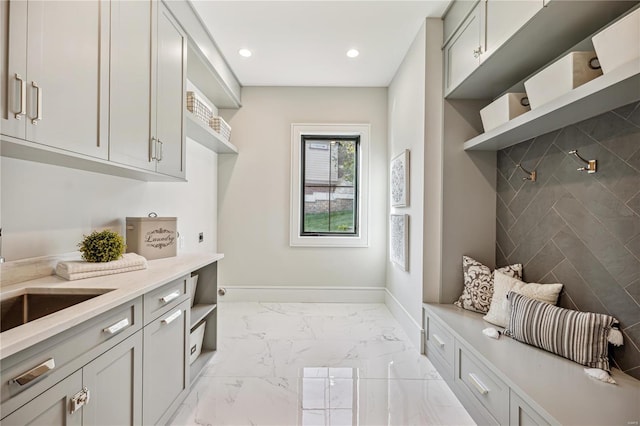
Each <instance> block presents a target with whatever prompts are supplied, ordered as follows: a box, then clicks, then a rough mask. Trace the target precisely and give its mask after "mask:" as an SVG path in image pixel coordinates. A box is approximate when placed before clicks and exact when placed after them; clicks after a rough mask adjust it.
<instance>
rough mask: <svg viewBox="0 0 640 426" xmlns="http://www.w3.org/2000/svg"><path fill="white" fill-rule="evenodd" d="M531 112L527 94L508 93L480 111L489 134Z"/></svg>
mask: <svg viewBox="0 0 640 426" xmlns="http://www.w3.org/2000/svg"><path fill="white" fill-rule="evenodd" d="M529 110H531V107H530V106H529V100H528V99H527V94H526V93H507V94H505V95H503V96H500V97H499V98H498V99H496V100H495V101H493V102H491V103H490V104H489V105H487V106H486V107H484V108H482V109H481V110H480V117H481V118H482V126H483V127H484V131H485V132H487V131H489V130H491V129H495V128H496V127H498V126H500V125H502V124H504V123H506V122H508V121H509V120H512V119H514V118H516V117H517V116H519V115H522V114H524V113H525V112H527V111H529Z"/></svg>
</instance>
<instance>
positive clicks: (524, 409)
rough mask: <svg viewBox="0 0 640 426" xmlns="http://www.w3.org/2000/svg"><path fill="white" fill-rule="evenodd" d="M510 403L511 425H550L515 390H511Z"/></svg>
mask: <svg viewBox="0 0 640 426" xmlns="http://www.w3.org/2000/svg"><path fill="white" fill-rule="evenodd" d="M509 405H510V407H509V425H510V426H549V425H550V424H551V423H549V422H548V421H546V420H545V419H544V418H543V417H542V416H541V415H540V414H538V413H537V412H536V411H535V410H534V409H533V408H531V406H529V404H527V403H526V402H524V400H523V399H522V398H520V397H519V396H518V394H517V393H515V392H514V391H511V396H510V398H509Z"/></svg>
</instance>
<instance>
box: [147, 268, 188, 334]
mask: <svg viewBox="0 0 640 426" xmlns="http://www.w3.org/2000/svg"><path fill="white" fill-rule="evenodd" d="M187 278H189V276H188V275H187V276H184V277H181V278H178V279H177V280H174V281H171V282H170V283H168V284H165V285H163V286H162V287H160V288H157V289H155V290H153V291H150V292H149V293H147V294H145V295H144V324H145V325H147V324H149V323H150V322H151V321H153V320H154V319H156V318H157V317H158V315H160V314H162V313H163V312H165V310H166V309H170V308H172V307H173V306H177V305H178V304H179V303H180V302H182V301H183V300H185V299H186V298H187V297H189V296H188V295H187Z"/></svg>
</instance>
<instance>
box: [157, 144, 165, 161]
mask: <svg viewBox="0 0 640 426" xmlns="http://www.w3.org/2000/svg"><path fill="white" fill-rule="evenodd" d="M163 158H164V152H162V141H161V140H160V139H158V161H162V159H163Z"/></svg>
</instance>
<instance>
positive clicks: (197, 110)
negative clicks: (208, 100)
mask: <svg viewBox="0 0 640 426" xmlns="http://www.w3.org/2000/svg"><path fill="white" fill-rule="evenodd" d="M187 110H189V111H190V112H192V113H193V115H195V116H196V118H197V119H198V120H200V121H202V122H203V123H204V124H206V125H208V124H209V120H210V119H211V116H212V115H213V112H212V111H211V109H210V108H209V107H208V106H207V104H205V103H204V102H203V101H202V99H201V98H200V97H199V96H198V95H197V94H196V93H195V92H187Z"/></svg>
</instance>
